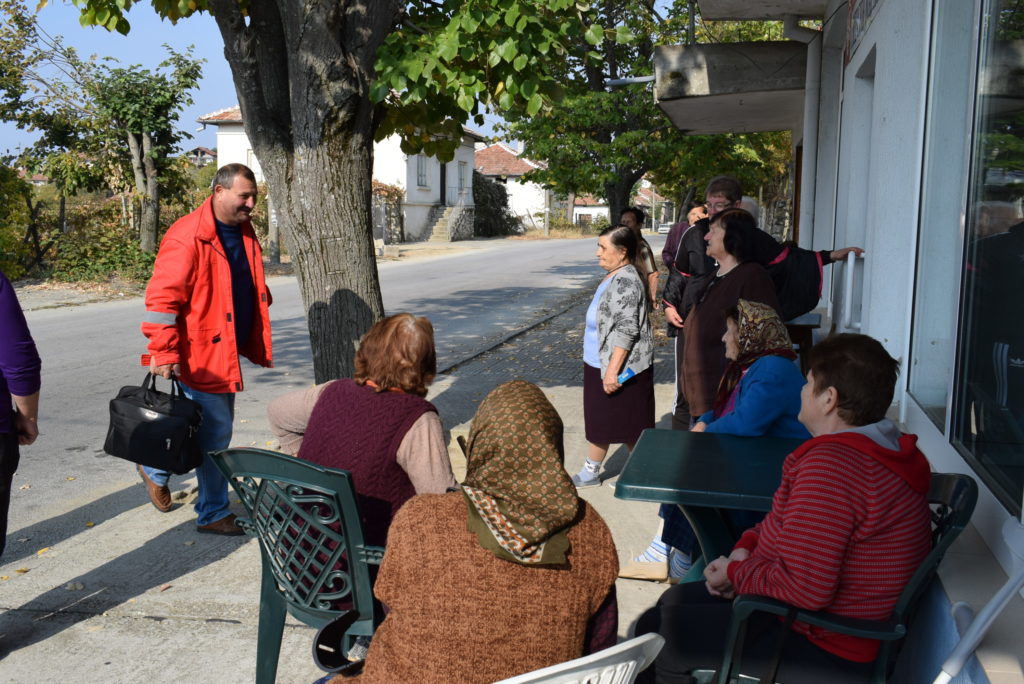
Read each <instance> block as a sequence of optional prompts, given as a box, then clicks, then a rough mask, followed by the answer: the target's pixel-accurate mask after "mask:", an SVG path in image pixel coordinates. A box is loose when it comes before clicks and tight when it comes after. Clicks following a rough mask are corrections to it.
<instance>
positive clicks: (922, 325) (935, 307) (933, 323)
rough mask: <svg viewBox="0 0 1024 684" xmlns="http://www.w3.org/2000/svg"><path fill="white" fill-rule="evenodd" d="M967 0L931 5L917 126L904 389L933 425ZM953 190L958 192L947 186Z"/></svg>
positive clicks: (958, 252)
mask: <svg viewBox="0 0 1024 684" xmlns="http://www.w3.org/2000/svg"><path fill="white" fill-rule="evenodd" d="M976 12H977V6H976V5H975V3H973V2H937V3H935V16H934V22H933V26H934V27H935V28H934V30H933V32H932V45H931V64H930V69H929V79H928V109H927V118H926V120H925V121H926V124H925V152H924V167H923V169H922V183H921V187H922V190H921V213H920V223H919V224H918V235H919V237H918V258H917V276H916V283H915V288H914V326H913V333H912V336H911V353H910V368H909V369H908V372H909V389H910V393H911V395H912V396H913V397H914V399H915V400H917V403H918V404H920V406H921V408H922V409H924V411H925V413H926V414H927V415H928V416H929V417H930V418H931V419H932V420H933V421H934V422H935V424H936V425H937V426H938V427H939V429H940V430H943V431H944V430H945V429H946V404H947V401H948V399H949V393H950V390H951V387H952V383H953V360H954V356H955V354H954V332H955V330H956V319H957V314H958V311H957V309H958V303H959V292H960V281H959V278H958V277H957V275H958V273H959V272H960V271H961V270H962V265H963V251H962V245H963V242H962V237H961V228H960V225H961V221H962V217H963V207H964V203H965V201H966V188H965V187H964V182H963V179H964V178H965V176H966V175H967V168H968V166H967V158H968V143H967V139H966V136H965V135H964V133H965V132H966V131H969V130H970V128H971V118H972V116H973V114H974V102H973V99H972V98H970V97H950V93H970V92H973V87H974V85H973V84H974V64H975V53H974V51H975V50H976V49H977V48H976V47H975V40H974V34H975V33H976V31H977V20H976V16H975V13H976ZM951 188H953V189H960V191H959V192H956V191H953V192H951V191H950V189H951Z"/></svg>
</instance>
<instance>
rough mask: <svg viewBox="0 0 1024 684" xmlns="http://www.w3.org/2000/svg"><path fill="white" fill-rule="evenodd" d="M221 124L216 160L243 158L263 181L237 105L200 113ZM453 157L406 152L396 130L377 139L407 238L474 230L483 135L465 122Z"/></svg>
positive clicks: (382, 176) (383, 174) (379, 170)
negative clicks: (476, 160) (399, 193)
mask: <svg viewBox="0 0 1024 684" xmlns="http://www.w3.org/2000/svg"><path fill="white" fill-rule="evenodd" d="M196 121H198V122H199V123H201V124H203V125H204V126H206V125H210V126H216V127H217V163H218V164H219V165H221V166H223V165H224V164H230V163H241V164H245V165H246V166H248V167H249V168H250V169H252V170H253V173H255V174H256V179H257V180H258V181H260V182H262V181H263V170H262V168H261V167H260V163H259V160H258V159H257V158H256V153H255V152H253V149H252V145H251V144H250V142H249V137H248V136H247V135H246V134H245V128H244V127H243V125H242V112H241V109H240V108H239V107H237V106H235V107H228V108H226V109H221V110H218V111H216V112H211V113H210V114H206V115H205V116H201V117H199V118H198V119H196ZM463 132H464V135H463V139H462V144H461V145H460V146H459V148H458V149H457V150H456V152H455V158H454V159H452V161H450V162H444V163H442V162H441V161H440V160H439V159H437V158H436V157H427V156H425V155H422V154H414V155H407V154H405V153H404V152H402V150H401V146H400V145H401V141H400V139H399V137H398V136H397V135H391V136H388V137H387V138H385V139H384V140H381V141H380V142H377V143H374V146H373V178H374V180H376V181H379V182H381V183H387V184H389V185H395V186H398V187H400V188H402V189H403V190H405V197H404V198H403V201H402V213H403V219H402V220H403V226H404V228H403V230H402V233H403V239H404V240H405V241H418V240H428V239H431V238H433V239H438V240H458V239H464V238H467V237H471V236H472V234H473V207H474V205H473V146H474V143H476V142H478V141H483V139H484V138H483V136H482V135H480V134H479V133H476V132H475V131H472V130H470V129H468V128H463Z"/></svg>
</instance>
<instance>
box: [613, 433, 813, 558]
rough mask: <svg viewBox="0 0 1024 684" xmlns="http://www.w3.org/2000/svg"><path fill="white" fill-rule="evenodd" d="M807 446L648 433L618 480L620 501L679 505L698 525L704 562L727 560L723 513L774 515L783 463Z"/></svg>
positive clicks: (705, 435) (754, 439)
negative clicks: (740, 511) (728, 509)
mask: <svg viewBox="0 0 1024 684" xmlns="http://www.w3.org/2000/svg"><path fill="white" fill-rule="evenodd" d="M803 442H804V440H802V439H792V438H786V437H736V436H734V435H718V434H713V433H706V432H684V431H682V430H644V432H643V433H642V434H641V435H640V439H639V440H638V441H637V443H636V446H635V447H634V448H633V453H632V454H630V456H629V460H628V461H626V466H625V467H624V468H623V469H622V473H620V474H619V479H618V482H616V484H615V496H616V497H618V498H620V499H633V500H638V501H656V502H658V503H666V504H676V505H678V506H679V508H680V509H681V510H682V511H683V514H684V515H685V516H686V518H687V519H688V520H689V521H690V524H691V525H693V530H694V532H695V533H696V535H697V540H698V541H699V542H700V546H701V550H702V552H703V554H704V557H705V558H706V559H708V560H712V559H715V558H717V557H718V556H727V555H729V552H730V551H731V550H732V546H733V544H734V542H735V540H734V539H733V536H732V534H731V532H730V531H729V527H728V525H726V523H725V519H724V518H723V517H722V514H721V509H723V508H734V509H740V510H748V511H768V510H769V509H771V506H772V497H773V496H774V494H775V490H776V489H777V488H778V486H779V481H780V480H781V479H782V462H783V460H785V458H786V456H787V455H789V453H790V452H792V451H793V450H794V449H795V448H796V447H798V446H799V445H800V444H802V443H803Z"/></svg>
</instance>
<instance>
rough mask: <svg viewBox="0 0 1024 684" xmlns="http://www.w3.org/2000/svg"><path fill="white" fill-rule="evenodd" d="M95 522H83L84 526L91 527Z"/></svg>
mask: <svg viewBox="0 0 1024 684" xmlns="http://www.w3.org/2000/svg"><path fill="white" fill-rule="evenodd" d="M95 524H96V523H94V522H91V521H90V522H87V523H85V526H86V527H92V526H93V525H95Z"/></svg>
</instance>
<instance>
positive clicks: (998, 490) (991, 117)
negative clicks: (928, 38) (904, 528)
mask: <svg viewBox="0 0 1024 684" xmlns="http://www.w3.org/2000/svg"><path fill="white" fill-rule="evenodd" d="M942 4H947V3H942ZM952 4H959V3H952ZM979 46H980V52H979V55H980V56H979V59H978V62H977V63H978V71H977V87H976V92H977V97H976V101H975V118H974V131H973V136H972V138H971V140H972V149H971V158H970V159H971V171H970V175H969V182H968V197H967V212H966V221H965V234H964V262H963V267H962V269H963V270H962V272H963V275H962V279H963V287H962V295H961V302H962V303H961V307H962V308H961V317H960V326H959V334H960V339H959V344H958V352H957V374H956V378H957V382H956V385H955V388H954V395H953V416H952V421H951V425H950V428H951V434H950V437H951V438H952V441H953V444H954V445H955V446H957V447H958V448H959V449H960V450H961V451H962V452H963V453H964V455H965V458H966V459H967V460H968V462H969V463H970V464H971V465H972V466H973V467H974V469H975V470H976V471H977V472H978V474H979V475H980V476H981V477H982V479H983V480H984V481H985V482H986V484H987V485H988V486H989V488H990V489H991V490H992V491H993V493H994V494H995V495H996V496H997V497H998V498H999V500H1000V501H1001V502H1002V503H1003V505H1004V506H1006V507H1007V508H1008V509H1009V510H1010V511H1012V512H1014V513H1015V514H1019V513H1020V511H1021V501H1022V498H1024V292H1022V290H1021V288H1022V285H1024V221H1022V217H1024V212H1022V208H1024V80H1022V77H1021V74H1022V73H1024V7H1022V6H1021V3H1019V2H999V1H997V0H989V1H988V2H985V3H983V8H982V16H981V35H980V41H979Z"/></svg>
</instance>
